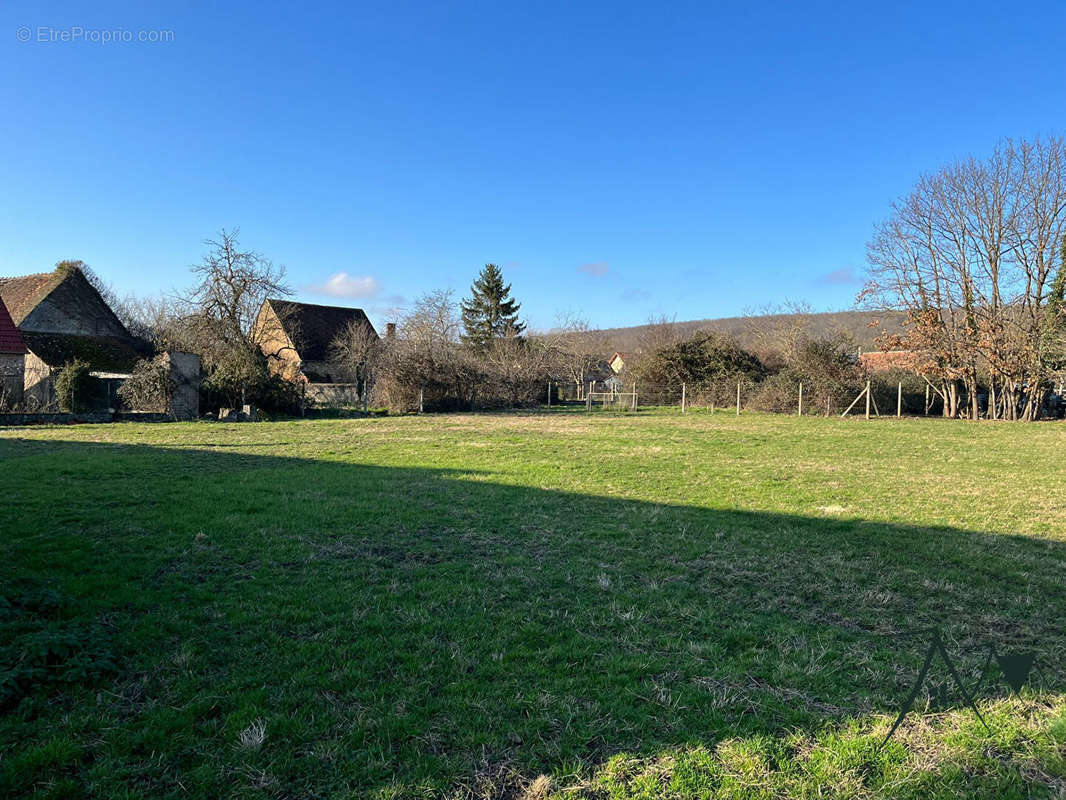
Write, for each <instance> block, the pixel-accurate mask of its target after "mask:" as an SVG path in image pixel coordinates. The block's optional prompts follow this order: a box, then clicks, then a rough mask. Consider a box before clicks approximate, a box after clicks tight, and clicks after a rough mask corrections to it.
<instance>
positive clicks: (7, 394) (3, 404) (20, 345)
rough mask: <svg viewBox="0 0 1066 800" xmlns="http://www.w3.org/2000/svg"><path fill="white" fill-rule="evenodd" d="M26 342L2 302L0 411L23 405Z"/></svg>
mask: <svg viewBox="0 0 1066 800" xmlns="http://www.w3.org/2000/svg"><path fill="white" fill-rule="evenodd" d="M26 353H27V350H26V342H25V340H24V339H23V338H22V334H21V333H19V329H18V328H16V327H15V323H14V321H13V320H12V319H11V314H9V313H8V310H7V306H5V305H4V301H3V300H0V410H4V409H9V408H13V407H15V406H17V405H19V404H21V403H22V392H23V381H24V380H25V374H26Z"/></svg>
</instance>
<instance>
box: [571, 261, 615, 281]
mask: <svg viewBox="0 0 1066 800" xmlns="http://www.w3.org/2000/svg"><path fill="white" fill-rule="evenodd" d="M610 269H611V268H610V267H609V266H608V264H607V262H606V261H592V262H590V263H588V264H582V265H581V266H579V267H578V268H577V271H578V272H583V273H584V274H586V275H591V276H592V277H593V278H602V277H603V276H605V275H606V274H607V273H608V272H610Z"/></svg>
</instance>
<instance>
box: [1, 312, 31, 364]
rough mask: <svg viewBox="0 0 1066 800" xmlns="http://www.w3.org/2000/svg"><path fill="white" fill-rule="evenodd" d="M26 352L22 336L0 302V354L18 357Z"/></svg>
mask: <svg viewBox="0 0 1066 800" xmlns="http://www.w3.org/2000/svg"><path fill="white" fill-rule="evenodd" d="M25 352H26V342H25V341H23V339H22V334H21V333H19V329H18V328H16V327H15V323H14V321H13V320H12V319H11V315H10V314H9V313H7V306H6V305H4V301H3V300H0V353H14V354H15V355H18V354H20V353H25Z"/></svg>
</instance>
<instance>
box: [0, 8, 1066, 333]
mask: <svg viewBox="0 0 1066 800" xmlns="http://www.w3.org/2000/svg"><path fill="white" fill-rule="evenodd" d="M1016 8H1017V9H1018V10H1015V11H1012V10H1011V8H1010V6H1009V5H1008V4H1005V3H987V2H967V3H942V4H935V3H914V4H909V3H899V2H893V3H887V2H886V3H876V4H875V3H866V4H863V3H854V2H853V3H804V4H799V3H788V4H785V3H782V4H769V3H767V4H758V3H739V2H738V3H729V4H725V3H709V2H703V3H691V4H661V3H655V4H652V3H647V4H632V3H625V2H610V3H607V2H604V3H575V2H558V3H554V2H538V3H505V2H484V3H448V2H433V3H430V2H426V3H411V2H404V1H403V0H401V1H400V2H383V3H377V4H355V3H353V4H348V3H338V4H335V5H334V4H328V3H316V4H299V5H297V4H282V5H277V6H273V7H270V6H268V4H264V3H240V2H229V3H224V4H214V3H210V4H209V3H191V2H189V3H184V2H183V3H168V4H161V3H160V4H147V3H139V2H138V3H109V2H106V0H97V2H93V3H83V4H67V3H47V4H45V3H40V2H10V0H9V2H5V3H3V4H2V5H0V109H3V112H2V114H0V186H2V187H3V191H0V242H2V243H3V246H2V247H0V274H5V275H7V274H22V273H26V272H37V271H44V270H46V269H49V268H50V266H51V265H52V264H54V263H55V262H56V261H58V260H60V259H62V258H81V259H84V260H85V261H87V262H88V263H89V264H90V265H92V266H93V267H94V268H95V269H96V270H97V272H99V273H100V274H101V275H102V276H103V277H104V278H105V279H106V280H108V281H110V282H111V283H113V284H114V285H115V286H116V288H117V289H118V290H119V291H120V292H125V291H135V292H138V293H154V292H157V291H159V290H164V289H171V288H173V287H178V286H181V285H184V284H186V283H187V282H188V278H187V274H188V273H187V268H188V265H189V264H191V263H193V262H195V261H197V260H198V259H199V258H200V256H201V255H202V253H203V250H204V248H203V245H202V240H203V239H204V238H206V237H209V236H210V235H211V234H212V233H213V232H214V231H216V230H217V229H219V228H220V227H227V228H229V227H235V226H239V227H240V229H241V233H242V237H241V238H242V241H243V243H244V244H245V245H247V246H250V247H253V248H255V249H257V250H260V251H262V252H263V253H265V254H266V255H268V256H270V257H271V258H272V259H274V260H275V261H276V262H279V263H282V264H284V265H286V267H287V268H288V270H289V276H290V280H291V282H292V284H293V285H294V286H295V287H296V289H297V290H298V297H299V298H301V299H304V300H307V301H311V302H326V303H329V302H338V303H340V304H344V305H360V306H363V307H365V308H367V309H368V310H369V311H370V312H371V315H372V317H373V318H374V321H375V322H376V323H377V324H379V325H380V324H381V323H383V322H384V321H385V319H386V318H389V317H391V316H393V312H391V311H390V309H391V308H392V307H395V306H403V305H405V304H409V303H410V302H411V300H412V298H414V297H416V296H417V295H418V294H420V293H421V292H424V291H427V290H431V289H436V288H446V287H452V288H454V289H455V290H456V291H457V292H459V293H460V294H462V293H463V292H465V291H466V289H467V287H468V286H469V284H470V281H471V280H472V278H473V277H474V275H475V273H476V272H477V270H478V269H479V267H480V266H481V265H482V264H484V263H485V262H488V261H494V262H496V263H498V264H500V265H502V266H503V267H504V271H505V274H506V276H507V277H508V279H509V280H511V282H512V283H513V286H514V293H515V295H516V297H517V299H518V300H519V301H521V302H522V303H523V312H524V313H525V315H526V316H527V318H528V319H529V321H530V322H531V323H532V325H533V326H535V327H541V328H545V327H550V326H551V325H552V324H553V321H554V319H555V315H556V313H557V312H559V311H564V310H570V311H574V312H579V313H582V314H584V315H585V316H586V317H588V318H589V319H590V320H591V321H592V322H593V323H594V324H597V325H601V326H611V325H624V324H638V323H641V322H643V321H645V320H646V319H647V318H648V317H649V315H653V314H666V315H668V316H675V315H676V317H677V318H678V319H695V318H702V317H717V316H729V315H734V314H737V313H741V312H743V311H744V310H745V309H751V308H758V307H762V306H765V305H768V304H775V303H780V302H782V301H786V300H793V301H797V300H803V301H807V302H809V303H811V304H812V305H813V306H815V307H816V308H818V309H839V308H846V307H848V306H850V305H851V303H852V301H853V298H854V296H855V293H856V290H857V288H858V285H857V280H858V279H859V276H861V271H862V268H863V261H864V248H865V242H866V241H867V239H868V238H869V235H870V232H871V229H872V226H873V225H874V224H875V223H876V222H877V221H878V220H879V219H881V218H882V217H884V216H885V215H886V213H887V211H888V207H889V203H890V202H891V201H892V200H893V199H894V198H895V197H897V196H899V195H900V194H903V193H905V192H906V191H907V190H908V189H909V187H910V186H911V185H912V184H913V183H914V180H915V179H916V178H917V177H918V175H919V174H920V173H922V172H923V171H928V170H932V169H935V168H936V167H937V166H938V165H940V164H943V163H945V162H947V161H950V160H952V159H954V158H957V157H962V156H967V155H970V154H977V155H980V154H982V153H984V152H987V151H988V150H989V149H990V148H991V147H992V146H993V145H994V144H995V143H996V141H997V140H999V139H1001V138H1003V137H1007V136H1014V137H1027V136H1035V135H1047V134H1061V133H1063V132H1064V129H1066V80H1064V73H1066V69H1064V64H1066V13H1064V12H1066V7H1064V6H1063V5H1062V4H1061V3H1040V2H1031V3H1027V4H1025V6H1024V9H1022V8H1021V7H1016ZM78 29H80V30H81V33H78V32H77V31H78ZM116 30H118V31H129V32H131V35H132V36H134V37H136V36H138V32H139V31H142V30H144V31H169V32H172V33H170V34H168V36H169V38H171V41H166V42H145V43H141V42H136V41H135V42H110V43H103V42H101V41H86V39H89V38H96V39H100V38H102V37H103V34H102V33H100V32H102V31H116ZM64 32H66V33H67V35H70V36H78V37H80V38H81V40H79V41H66V42H65V41H61V40H56V41H48V39H49V38H61V37H62V36H63V35H64ZM26 35H29V37H30V41H28V42H22V41H19V38H20V36H22V37H25V36H26ZM41 38H43V39H45V41H40V39H41ZM339 274H340V275H342V276H343V277H338V275H339ZM330 291H332V292H333V293H334V294H333V295H331V294H329V292H330ZM338 295H339V296H338Z"/></svg>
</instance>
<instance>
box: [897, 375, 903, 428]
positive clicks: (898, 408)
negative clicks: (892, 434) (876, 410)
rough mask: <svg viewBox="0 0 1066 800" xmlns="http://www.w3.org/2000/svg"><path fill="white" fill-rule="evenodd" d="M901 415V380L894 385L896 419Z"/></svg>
mask: <svg viewBox="0 0 1066 800" xmlns="http://www.w3.org/2000/svg"><path fill="white" fill-rule="evenodd" d="M902 416H903V381H900V382H899V385H898V386H897V387H896V419H899V418H900V417H902Z"/></svg>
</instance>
